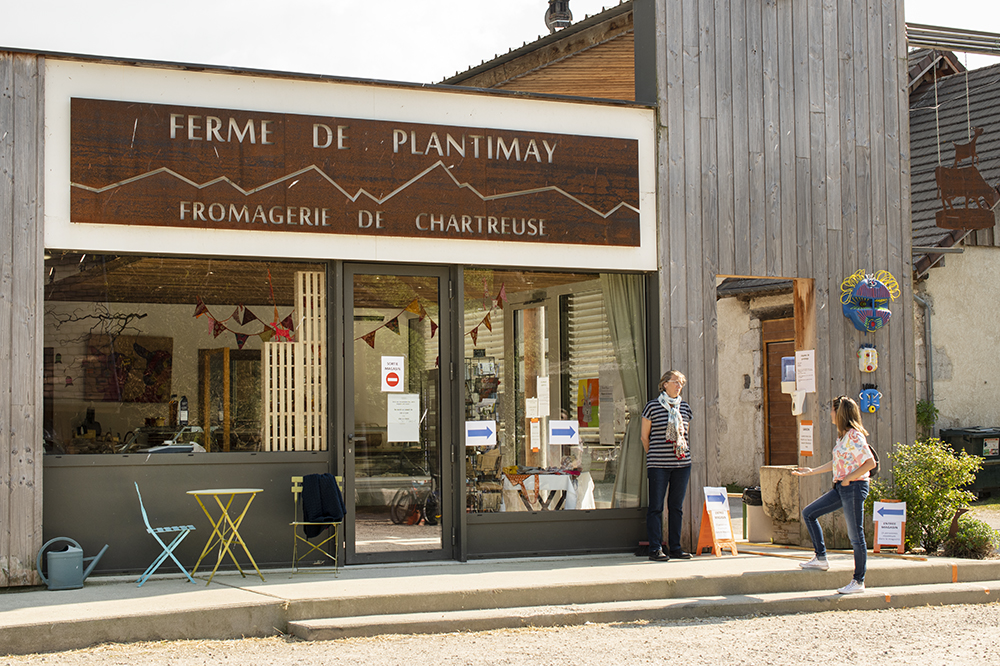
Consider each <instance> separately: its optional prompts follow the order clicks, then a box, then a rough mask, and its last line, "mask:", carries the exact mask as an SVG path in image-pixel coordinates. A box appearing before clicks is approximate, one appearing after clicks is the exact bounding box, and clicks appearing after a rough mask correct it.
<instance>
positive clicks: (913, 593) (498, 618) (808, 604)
mask: <svg viewBox="0 0 1000 666" xmlns="http://www.w3.org/2000/svg"><path fill="white" fill-rule="evenodd" d="M841 582H843V581H841ZM998 598H1000V580H993V581H978V582H967V583H932V584H919V585H901V586H889V587H881V586H880V587H877V588H876V587H868V589H867V590H866V591H865V592H864V593H861V594H851V595H842V594H837V592H836V590H823V591H816V590H810V591H801V592H766V593H760V594H730V595H725V596H692V597H673V598H670V599H644V600H637V601H617V602H598V603H583V604H566V605H551V606H518V607H509V608H488V609H486V608H484V609H478V610H451V611H435V612H421V613H397V614H391V615H363V616H352V617H337V618H326V619H313V620H297V621H292V622H289V623H288V632H289V633H291V634H293V635H294V636H296V637H298V638H301V639H303V640H333V639H338V638H352V637H365V636H380V635H386V634H417V633H420V634H428V633H447V632H454V631H488V630H494V629H510V628H517V627H552V626H566V625H579V624H584V623H586V622H602V623H607V622H633V621H638V620H677V619H685V618H701V617H734V616H744V615H784V614H791V613H808V612H820V611H831V610H877V609H884V608H913V607H917V606H928V605H930V606H944V605H949V604H974V603H989V602H993V601H997V600H998Z"/></svg>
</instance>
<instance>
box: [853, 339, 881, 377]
mask: <svg viewBox="0 0 1000 666" xmlns="http://www.w3.org/2000/svg"><path fill="white" fill-rule="evenodd" d="M877 368H878V352H877V351H875V345H861V348H860V349H859V350H858V369H860V370H861V372H875V370H876V369H877Z"/></svg>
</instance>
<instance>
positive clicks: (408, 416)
mask: <svg viewBox="0 0 1000 666" xmlns="http://www.w3.org/2000/svg"><path fill="white" fill-rule="evenodd" d="M386 425H387V428H386V441H388V442H419V441H420V394H418V393H400V394H398V395H396V394H393V395H388V396H386Z"/></svg>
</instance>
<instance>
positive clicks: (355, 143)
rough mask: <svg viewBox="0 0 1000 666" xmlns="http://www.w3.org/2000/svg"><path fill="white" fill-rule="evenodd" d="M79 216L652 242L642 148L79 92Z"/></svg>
mask: <svg viewBox="0 0 1000 666" xmlns="http://www.w3.org/2000/svg"><path fill="white" fill-rule="evenodd" d="M70 144H71V146H70V155H71V165H70V180H71V183H70V188H71V195H70V221H71V222H72V223H75V224H101V225H123V226H152V227H170V228H175V229H212V230H252V231H256V232H260V233H276V232H284V233H288V232H297V233H302V234H335V235H351V236H360V237H371V238H385V237H397V238H423V239H435V240H438V239H456V240H471V241H492V242H495V241H519V242H527V243H542V244H566V245H592V246H600V247H623V248H625V247H638V246H639V245H640V228H639V206H640V201H639V199H640V192H639V145H638V144H639V142H638V140H636V139H630V138H615V137H601V136H583V135H574V134H559V133H552V132H538V131H525V130H507V129H496V128H486V127H463V126H457V125H438V124H426V123H416V122H396V121H389V120H372V119H363V118H347V117H329V116H324V115H304V114H296V113H283V112H274V111H258V110H254V109H239V110H236V109H227V108H218V107H209V106H184V105H173V104H155V103H140V102H132V101H119V100H107V99H90V98H84V97H73V98H72V99H71V100H70Z"/></svg>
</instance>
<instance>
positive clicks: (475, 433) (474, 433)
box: [469, 428, 493, 438]
mask: <svg viewBox="0 0 1000 666" xmlns="http://www.w3.org/2000/svg"><path fill="white" fill-rule="evenodd" d="M492 434H493V431H492V430H490V429H489V428H483V429H482V430H470V431H469V437H487V438H488V437H490V436H491V435H492Z"/></svg>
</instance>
